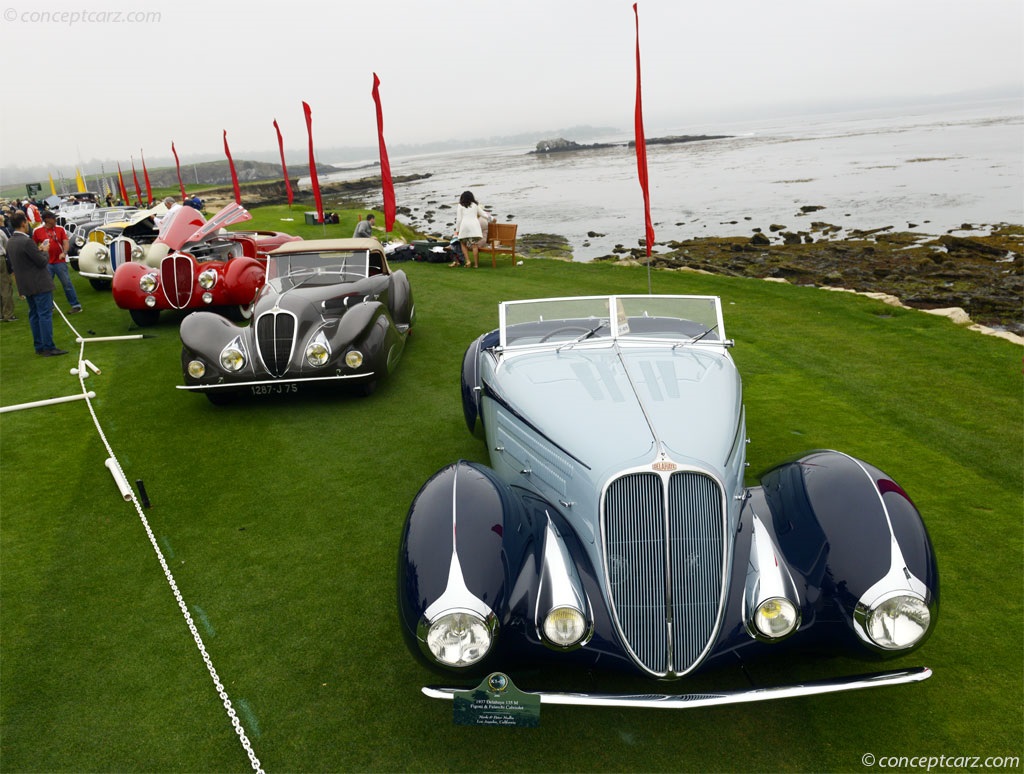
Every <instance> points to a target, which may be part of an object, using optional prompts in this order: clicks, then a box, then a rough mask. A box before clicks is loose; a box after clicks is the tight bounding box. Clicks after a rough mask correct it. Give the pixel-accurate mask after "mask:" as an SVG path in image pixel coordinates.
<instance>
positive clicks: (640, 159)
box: [633, 3, 654, 258]
mask: <svg viewBox="0 0 1024 774" xmlns="http://www.w3.org/2000/svg"><path fill="white" fill-rule="evenodd" d="M633 15H634V16H635V17H636V169H637V174H638V175H639V177H640V188H641V190H643V192H644V224H645V227H646V230H645V233H644V236H645V240H646V242H647V257H648V258H650V257H651V246H652V245H653V244H654V224H653V223H651V192H650V187H649V184H648V180H647V142H646V140H644V111H643V103H642V101H641V99H640V13H639V12H638V11H637V9H636V3H633Z"/></svg>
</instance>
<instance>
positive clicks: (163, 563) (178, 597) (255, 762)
mask: <svg viewBox="0 0 1024 774" xmlns="http://www.w3.org/2000/svg"><path fill="white" fill-rule="evenodd" d="M53 308H54V309H55V310H56V311H57V312H58V313H59V314H60V316H61V317H63V318H64V322H65V323H66V324H67V326H68V328H70V329H71V332H72V333H73V334H74V335H75V340H76V341H79V340H81V339H82V337H81V336H80V335H79V333H78V331H76V330H75V328H74V326H73V325H72V324H71V323H70V322H69V321H68V318H67V317H65V316H64V313H63V312H62V311H61V310H60V309H59V308H58V307H57V305H56V304H54V307H53ZM84 360H85V342H84V341H81V346H80V348H79V351H78V382H79V384H80V385H81V387H82V392H83V393H84V395H85V402H86V404H87V405H88V407H89V414H90V415H92V421H93V424H94V425H96V432H97V433H99V436H100V440H101V441H103V446H104V447H105V448H106V450H107V455H108V457H109V458H110V459H112V460H113V461H114V465H115V466H116V467H117V472H118V473H119V474H120V475H121V477H122V478H124V479H125V480H127V478H126V477H125V475H124V470H122V469H121V462H120V461H119V460H118V459H117V456H116V455H115V454H114V450H113V448H111V446H110V442H109V441H108V440H107V436H106V434H105V433H104V432H103V428H102V427H101V426H100V421H99V418H98V417H97V416H96V410H95V409H94V408H93V405H92V399H91V398H90V397H89V391H88V390H87V389H86V387H85V378H86V376H87V375H88V371H87V370H86V368H85V367H83V365H82V363H83V362H84ZM128 492H129V494H130V495H131V498H132V503H133V504H134V505H135V511H136V512H137V513H138V515H139V520H140V521H141V522H142V527H143V529H145V530H146V536H147V537H148V538H149V542H150V544H151V545H152V546H153V551H155V552H156V558H157V560H158V561H159V562H160V567H161V569H162V570H163V571H164V577H165V578H166V579H167V583H168V585H169V586H170V587H171V591H172V592H173V593H174V599H175V601H176V602H177V603H178V609H179V610H181V615H182V616H183V617H184V619H185V623H186V624H187V625H188V630H189V631H190V632H191V633H192V639H193V640H194V641H195V643H196V647H197V648H198V649H199V654H200V655H201V656H202V657H203V663H205V664H206V669H207V671H208V672H209V673H210V678H211V679H212V680H213V686H214V688H216V689H217V695H218V696H220V700H221V702H222V703H223V704H224V711H225V712H227V715H228V718H229V719H230V720H231V725H232V727H233V728H234V729H235V733H236V734H237V735H238V740H239V741H240V742H241V743H242V748H243V749H244V750H245V753H246V755H248V756H249V763H250V764H251V765H252V769H253V771H255V772H257V774H264V772H263V767H262V766H261V764H260V759H259V758H257V757H256V753H255V751H254V750H253V749H252V743H251V742H250V741H249V737H248V736H247V735H246V733H245V728H243V727H242V721H241V720H239V718H238V714H237V713H236V712H235V708H234V707H233V706H232V704H231V699H230V698H229V697H228V692H227V691H226V690H225V689H224V684H223V683H222V682H221V680H220V676H219V675H218V674H217V670H216V669H215V668H214V666H213V660H212V659H211V658H210V654H209V653H208V652H207V650H206V645H205V644H204V643H203V638H202V636H201V635H200V634H199V630H198V629H197V628H196V625H195V621H193V620H192V614H191V613H189V611H188V605H187V604H185V598H184V597H183V596H182V594H181V591H180V590H179V589H178V584H177V582H176V581H175V580H174V575H173V573H172V572H171V568H170V567H169V566H168V564H167V560H166V559H165V558H164V554H163V551H161V550H160V546H159V545H158V544H157V541H156V536H155V535H154V534H153V530H152V529H151V528H150V526H149V520H148V519H146V514H145V513H143V511H142V506H141V505H140V503H139V501H138V498H136V496H135V492H134V491H133V490H132V489H131V487H129V488H128Z"/></svg>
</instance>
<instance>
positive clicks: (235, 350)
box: [220, 338, 245, 371]
mask: <svg viewBox="0 0 1024 774" xmlns="http://www.w3.org/2000/svg"><path fill="white" fill-rule="evenodd" d="M220 364H221V365H222V366H224V370H225V371H240V370H241V369H242V367H243V366H244V365H245V351H244V350H243V349H242V342H241V340H240V339H238V338H235V339H234V340H233V341H232V342H231V343H230V344H228V345H227V346H226V347H224V349H222V350H221V351H220Z"/></svg>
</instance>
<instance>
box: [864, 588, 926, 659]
mask: <svg viewBox="0 0 1024 774" xmlns="http://www.w3.org/2000/svg"><path fill="white" fill-rule="evenodd" d="M857 617H858V618H860V619H861V622H862V625H863V627H864V631H865V633H866V634H867V635H868V637H870V638H871V641H872V642H873V643H874V644H875V645H877V646H878V647H880V648H883V649H885V650H904V649H906V648H912V647H914V646H915V645H916V644H917V643H918V642H920V641H921V638H922V637H924V636H925V635H926V634H927V633H928V629H929V628H930V627H931V620H932V615H931V610H929V609H928V605H927V604H925V601H924V600H923V599H921V598H920V597H918V596H914V595H911V594H896V595H893V596H891V597H888V598H885V599H882V600H881V601H877V602H875V603H874V605H873V606H872V607H871V608H870V609H866V608H864V607H862V606H858V610H857Z"/></svg>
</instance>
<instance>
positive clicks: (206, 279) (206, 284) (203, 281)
mask: <svg viewBox="0 0 1024 774" xmlns="http://www.w3.org/2000/svg"><path fill="white" fill-rule="evenodd" d="M216 284H217V272H216V271H214V270H213V269H206V270H204V271H201V272H200V273H199V287H201V288H202V289H203V290H209V289H210V288H212V287H213V286H214V285H216Z"/></svg>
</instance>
